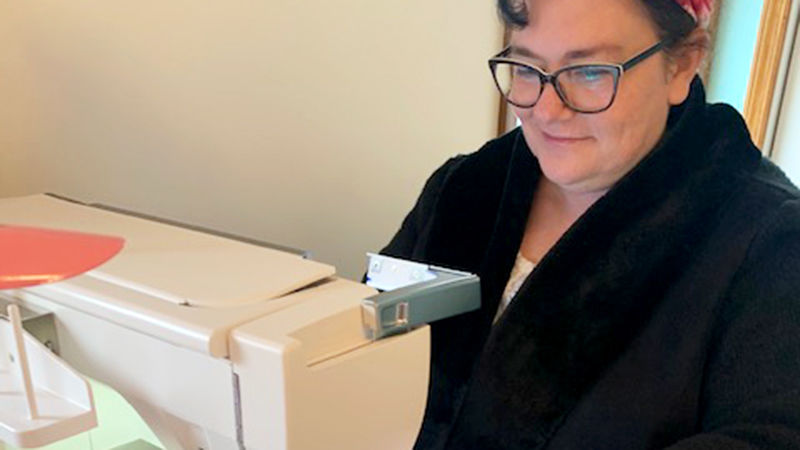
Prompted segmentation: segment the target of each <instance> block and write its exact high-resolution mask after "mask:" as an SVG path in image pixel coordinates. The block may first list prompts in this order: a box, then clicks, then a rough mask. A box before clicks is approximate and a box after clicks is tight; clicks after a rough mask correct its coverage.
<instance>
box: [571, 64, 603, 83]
mask: <svg viewBox="0 0 800 450" xmlns="http://www.w3.org/2000/svg"><path fill="white" fill-rule="evenodd" d="M609 76H611V74H610V72H609V71H608V70H607V69H604V68H600V67H582V68H579V69H574V70H571V71H570V79H571V80H572V81H573V82H577V83H597V82H601V81H605V80H607V79H608V77H609Z"/></svg>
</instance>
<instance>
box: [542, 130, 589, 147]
mask: <svg viewBox="0 0 800 450" xmlns="http://www.w3.org/2000/svg"><path fill="white" fill-rule="evenodd" d="M542 137H544V139H545V141H547V142H550V143H553V144H563V145H566V144H574V143H576V142H581V141H586V140H588V139H589V138H588V137H573V136H564V135H557V134H550V133H546V132H544V131H542Z"/></svg>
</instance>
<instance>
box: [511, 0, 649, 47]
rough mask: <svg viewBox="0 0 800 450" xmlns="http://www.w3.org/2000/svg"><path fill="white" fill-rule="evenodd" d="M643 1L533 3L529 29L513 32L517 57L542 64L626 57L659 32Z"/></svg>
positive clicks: (557, 0) (556, 0) (545, 0)
mask: <svg viewBox="0 0 800 450" xmlns="http://www.w3.org/2000/svg"><path fill="white" fill-rule="evenodd" d="M638 1H639V0H567V1H565V0H533V1H529V2H528V5H529V9H528V12H529V20H528V25H527V26H526V27H524V28H521V29H515V30H512V32H511V36H510V44H511V48H512V53H514V54H516V55H518V56H523V57H527V58H532V59H535V60H541V61H549V62H555V61H561V60H573V59H582V58H623V57H627V56H630V55H629V53H631V52H636V51H640V50H642V48H646V47H647V46H649V45H652V44H654V43H655V40H656V39H658V33H657V31H656V29H655V26H654V24H653V23H652V21H651V20H650V18H649V16H648V15H647V13H646V11H644V10H643V8H642V7H641V6H640V5H639V4H638V3H637V2H638Z"/></svg>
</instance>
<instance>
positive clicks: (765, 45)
mask: <svg viewBox="0 0 800 450" xmlns="http://www.w3.org/2000/svg"><path fill="white" fill-rule="evenodd" d="M791 6H792V0H764V7H763V9H762V11H761V24H760V25H759V28H758V39H757V40H756V48H755V54H754V55H753V64H752V66H751V68H750V82H749V83H748V86H747V96H746V97H745V102H744V119H745V121H746V122H747V126H748V128H749V129H750V134H751V136H752V138H753V142H755V144H756V145H757V146H758V147H759V148H762V147H763V146H764V138H765V136H766V134H767V125H768V122H769V115H770V109H771V107H772V98H773V96H774V95H775V83H776V81H777V78H778V71H779V69H780V64H781V55H782V54H783V45H784V42H785V40H786V29H787V27H788V24H789V13H790V10H791Z"/></svg>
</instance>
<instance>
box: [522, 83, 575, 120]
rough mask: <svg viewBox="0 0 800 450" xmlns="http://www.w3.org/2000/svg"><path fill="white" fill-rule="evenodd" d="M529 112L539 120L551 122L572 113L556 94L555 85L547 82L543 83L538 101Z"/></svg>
mask: <svg viewBox="0 0 800 450" xmlns="http://www.w3.org/2000/svg"><path fill="white" fill-rule="evenodd" d="M531 113H532V114H533V116H534V117H535V118H536V119H538V120H539V121H542V122H551V121H554V120H563V119H566V118H568V117H570V116H571V115H572V114H573V111H572V110H571V109H569V108H567V105H565V104H564V102H563V101H562V100H561V97H559V96H558V93H557V92H556V89H555V87H554V86H553V85H552V84H551V83H548V84H546V85H545V87H544V90H543V91H542V95H541V96H540V97H539V101H538V102H536V105H534V106H533V111H531Z"/></svg>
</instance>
